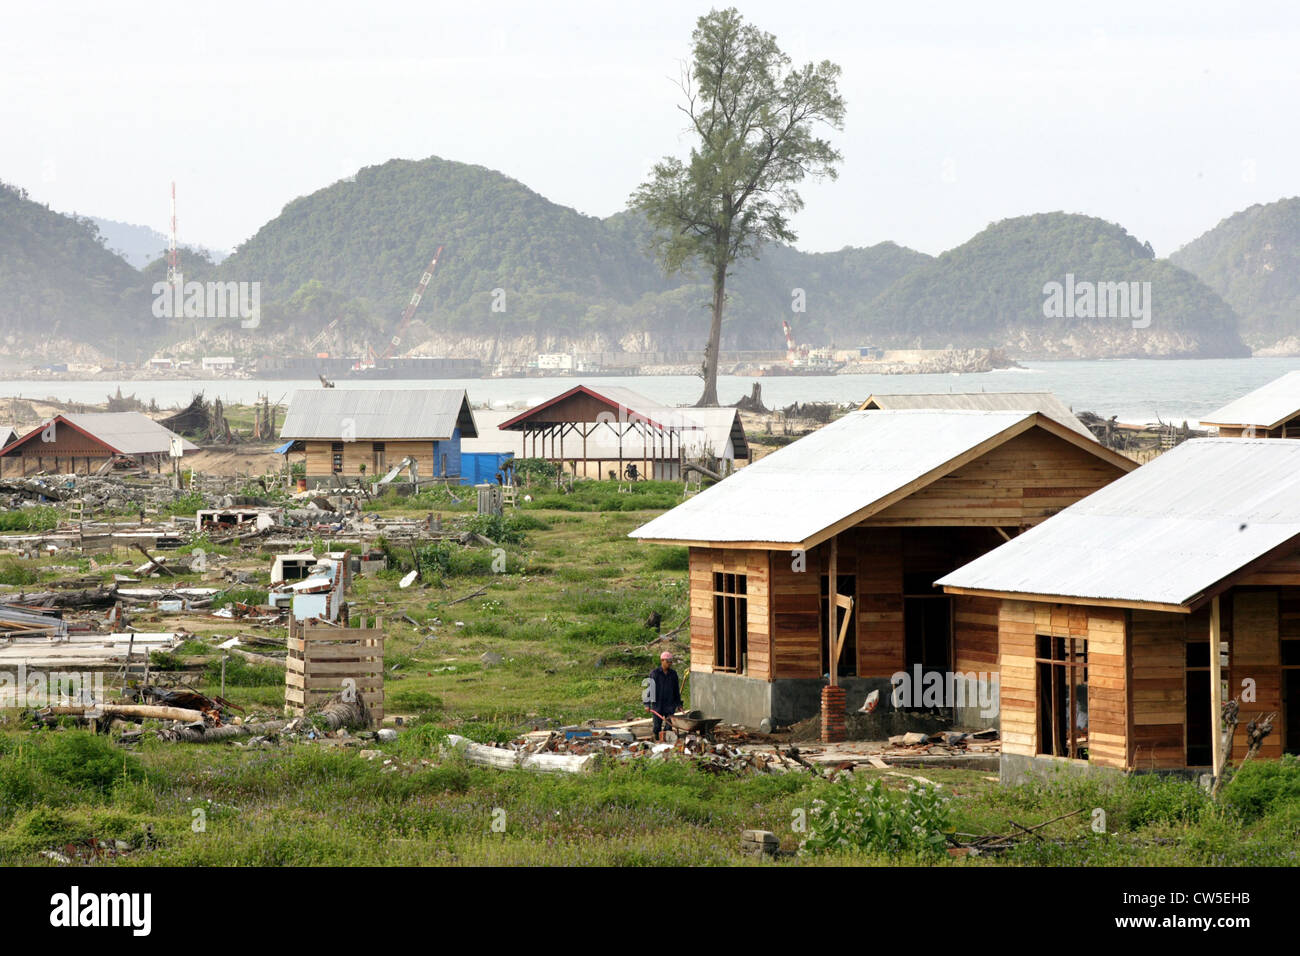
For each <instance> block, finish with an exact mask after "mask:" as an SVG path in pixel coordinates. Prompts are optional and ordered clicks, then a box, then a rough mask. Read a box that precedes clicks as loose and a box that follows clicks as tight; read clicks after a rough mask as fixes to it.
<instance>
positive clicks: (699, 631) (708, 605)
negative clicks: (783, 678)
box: [690, 548, 815, 680]
mask: <svg viewBox="0 0 1300 956" xmlns="http://www.w3.org/2000/svg"><path fill="white" fill-rule="evenodd" d="M780 554H781V552H776V553H775V557H774V560H769V555H768V552H766V551H761V550H741V549H735V548H691V553H690V588H691V670H693V671H700V672H702V673H706V674H707V673H712V672H713V575H714V573H715V572H723V573H726V574H744V575H746V580H745V589H746V600H747V603H748V607H747V608H746V615H747V620H748V629H747V637H746V641H747V646H748V650H747V664H748V667H747V670H746V672H745V676H746V677H752V678H754V679H755V680H771V679H772V636H771V635H772V603H771V597H770V596H771V594H772V580H773V577H774V575H773V574H772V571H771V568H772V566H773V565H780ZM786 566H787V567H788V564H787V565H786ZM814 600H815V597H814Z"/></svg>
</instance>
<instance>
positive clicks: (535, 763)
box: [447, 734, 597, 773]
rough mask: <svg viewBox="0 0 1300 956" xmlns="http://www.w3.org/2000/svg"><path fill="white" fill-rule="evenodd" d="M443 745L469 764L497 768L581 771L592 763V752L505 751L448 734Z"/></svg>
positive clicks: (534, 770)
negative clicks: (462, 755) (463, 757)
mask: <svg viewBox="0 0 1300 956" xmlns="http://www.w3.org/2000/svg"><path fill="white" fill-rule="evenodd" d="M447 744H448V746H450V747H451V748H452V749H453V750H456V751H459V752H460V753H463V754H464V755H465V759H466V760H468V761H469V762H470V763H473V764H478V765H479V766H481V767H495V768H496V769H498V770H529V771H532V772H534V773H582V772H584V771H586V770H590V769H591V768H592V766H593V764H594V763H595V762H596V756H597V755H596V754H546V753H542V754H531V753H528V752H527V751H526V750H505V749H503V748H501V747H488V746H485V745H483V744H476V743H474V741H472V740H469V739H468V738H465V737H462V736H460V734H448V735H447Z"/></svg>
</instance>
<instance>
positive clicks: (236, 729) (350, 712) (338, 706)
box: [157, 694, 370, 744]
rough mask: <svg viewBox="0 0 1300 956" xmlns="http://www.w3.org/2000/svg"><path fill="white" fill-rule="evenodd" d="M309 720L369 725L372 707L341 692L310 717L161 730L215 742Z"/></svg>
mask: <svg viewBox="0 0 1300 956" xmlns="http://www.w3.org/2000/svg"><path fill="white" fill-rule="evenodd" d="M309 724H323V725H324V726H325V727H326V728H327V729H329V730H339V729H341V728H344V727H347V728H349V729H354V728H358V729H359V728H363V727H368V726H370V709H369V708H368V707H366V702H365V701H364V700H362V699H361V698H359V697H358V698H357V699H356V700H352V701H345V700H343V698H342V695H341V694H340V695H338V696H337V697H335V698H334V699H333V700H330V701H328V702H326V704H325V705H324V706H323V707H321V709H320V710H318V711H315V712H314V713H312V714H311V715H310V716H308V717H307V718H305V719H304V718H302V717H293V718H290V719H286V720H267V721H263V722H261V723H256V724H223V725H222V726H220V727H207V726H204V725H202V724H198V725H197V726H195V725H193V724H192V725H191V726H188V727H177V728H175V729H174V730H161V731H159V732H158V734H157V736H158V739H159V740H171V741H178V742H181V743H191V744H213V743H219V742H220V741H223V740H232V739H234V738H236V737H252V736H262V735H264V734H274V733H279V732H280V731H282V730H296V729H298V728H300V727H305V726H307V725H309Z"/></svg>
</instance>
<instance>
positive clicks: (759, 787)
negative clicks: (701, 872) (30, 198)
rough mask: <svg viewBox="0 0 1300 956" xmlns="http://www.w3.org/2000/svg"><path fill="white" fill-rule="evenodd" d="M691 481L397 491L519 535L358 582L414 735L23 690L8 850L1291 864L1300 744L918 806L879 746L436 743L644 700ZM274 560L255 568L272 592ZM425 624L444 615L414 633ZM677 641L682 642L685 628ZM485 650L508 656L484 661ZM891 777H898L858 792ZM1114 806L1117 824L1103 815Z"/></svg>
mask: <svg viewBox="0 0 1300 956" xmlns="http://www.w3.org/2000/svg"><path fill="white" fill-rule="evenodd" d="M678 489H679V486H674V485H670V484H656V483H650V482H646V483H643V484H642V485H640V486H638V487H637V488H636V491H635V492H634V493H632V494H623V495H618V494H617V493H616V492H614V491H613V490H612V489H610V488H608V487H607V486H604V485H595V484H592V485H581V484H580V485H579V486H578V488H577V489H576V490H575V492H574V493H573V494H571V495H564V496H560V495H555V494H553V493H550V492H547V491H543V490H540V489H539V490H538V492H536V493H535V494H534V501H533V502H531V503H528V504H525V505H524V506H523V507H522V508H521V509H520V510H519V511H518V512H517V513H516V514H515V516H513V517H509V518H508V519H507V520H506V521H505V522H504V523H497V524H493V525H490V526H489V525H488V524H486V523H483V522H482V521H481V519H475V518H473V517H472V515H470V514H469V513H468V509H469V507H470V502H469V501H468V499H466V500H465V501H463V502H462V503H461V504H459V505H456V504H453V503H452V502H451V501H450V498H448V497H446V493H445V492H436V493H430V494H428V495H424V496H421V498H420V499H402V500H384V501H381V502H379V503H378V505H377V506H376V508H377V510H379V511H380V512H381V513H391V514H411V513H418V514H422V513H424V512H427V511H434V510H436V511H438V512H440V513H441V514H442V516H443V520H444V522H445V523H446V524H448V525H456V524H465V525H467V526H471V525H472V526H473V527H475V528H476V529H478V530H480V531H481V533H484V534H488V536H489V537H493V540H496V541H498V542H500V543H501V544H502V546H503V547H504V549H505V557H506V563H505V570H504V572H501V573H497V572H494V570H493V567H492V565H493V558H494V556H493V554H492V553H491V551H490V550H488V549H486V548H484V549H474V550H467V551H463V552H462V551H461V549H459V548H455V549H451V548H443V549H439V548H426V549H424V550H422V551H420V552H419V554H418V559H419V561H420V565H421V568H422V570H423V572H424V578H425V581H424V584H423V585H417V586H415V587H412V588H410V589H407V590H402V589H400V588H399V587H398V586H397V581H398V579H400V577H401V576H402V574H403V572H404V570H405V569H406V568H408V567H410V566H411V564H412V562H413V557H412V555H411V554H410V552H409V549H406V548H398V547H391V548H390V554H391V560H392V563H393V566H392V567H391V568H390V570H388V571H385V572H381V573H380V574H379V575H377V576H375V577H369V578H367V577H363V578H360V579H358V581H357V584H356V587H355V589H354V591H353V593H352V596H351V600H352V603H353V607H354V609H355V611H356V612H359V613H362V614H364V615H366V616H367V617H369V616H373V615H375V614H379V615H382V616H383V617H384V619H385V622H386V627H387V634H388V639H387V649H386V650H387V658H386V666H387V667H388V668H390V669H393V668H395V669H393V670H390V674H389V678H388V680H387V685H386V710H387V712H388V714H389V715H402V716H403V718H404V720H405V724H406V726H405V727H404V728H403V730H402V732H401V734H400V735H399V738H398V739H397V740H396V741H394V742H390V743H385V744H376V743H375V742H373V741H367V742H366V743H365V745H364V746H365V747H367V748H373V749H378V750H380V751H382V755H381V756H380V757H378V758H375V759H366V758H363V757H361V756H359V750H360V749H361V748H359V747H355V746H344V745H341V744H340V743H339V742H337V741H330V740H327V741H317V742H302V743H284V744H281V745H269V746H266V747H236V746H230V745H224V744H223V745H206V746H197V745H186V744H167V743H159V742H156V741H146V742H145V743H144V744H142V745H140V746H137V747H130V748H128V747H123V746H121V745H119V744H117V743H115V742H114V741H113V740H112V739H111V738H110V737H109V736H108V735H100V736H95V735H92V734H90V733H88V732H86V731H82V730H77V729H71V728H67V729H56V730H40V731H34V730H32V729H30V727H28V726H26V725H24V724H23V723H22V721H21V719H20V715H19V714H18V712H16V711H12V710H11V711H7V712H2V713H0V720H2V721H3V723H0V863H5V864H44V865H55V864H53V863H52V861H51V860H49V859H48V858H46V857H44V856H42V855H41V851H48V850H59V851H61V849H62V848H63V847H65V846H67V845H69V844H72V845H73V846H83V847H84V846H86V845H87V844H88V843H89V841H91V840H92V839H93V840H96V841H99V843H100V844H101V845H102V844H103V843H104V841H113V840H121V841H123V842H124V843H125V844H129V845H130V847H131V849H130V851H129V852H127V853H125V854H124V855H122V856H120V857H117V858H116V860H115V861H114V862H116V863H118V864H123V865H164V864H165V865H257V864H263V865H311V864H353V863H355V864H377V863H393V864H443V863H445V864H456V863H480V864H586V863H592V864H617V865H656V864H750V863H753V862H754V861H753V860H752V858H750V857H748V856H746V855H744V854H743V853H742V852H741V851H740V849H739V836H740V832H741V830H743V829H746V828H761V829H769V830H772V831H774V832H775V833H777V834H778V835H779V836H780V837H781V841H782V847H783V850H785V851H787V854H786V855H783V856H782V858H781V859H780V860H779V861H777V865H796V864H800V865H801V864H825V863H831V864H841V863H866V864H879V865H889V864H910V863H917V862H924V863H932V864H935V865H944V866H982V865H1006V864H1031V865H1032V864H1045V865H1053V864H1072V865H1078V864H1088V865H1132V864H1146V865H1174V864H1190V865H1219V866H1222V865H1240V864H1265V865H1267V864H1277V865H1294V864H1296V862H1297V859H1296V857H1297V846H1298V845H1300V843H1298V838H1300V763H1297V761H1295V760H1294V759H1288V760H1286V761H1283V762H1280V763H1268V764H1263V763H1260V764H1253V765H1251V766H1249V767H1248V768H1247V770H1245V771H1243V772H1242V773H1241V774H1239V775H1238V776H1237V777H1236V778H1235V779H1234V780H1233V781H1231V782H1230V784H1229V785H1228V787H1227V790H1226V794H1225V798H1224V800H1223V801H1222V802H1221V803H1220V804H1213V803H1211V802H1210V801H1209V800H1208V799H1207V798H1206V797H1205V796H1204V795H1203V794H1202V793H1201V792H1200V790H1199V789H1198V788H1197V787H1196V786H1194V785H1192V784H1189V783H1183V782H1179V781H1173V780H1165V779H1159V778H1155V777H1138V778H1133V779H1129V780H1117V781H1099V780H1093V779H1087V780H1081V779H1074V778H1069V779H1066V778H1063V779H1061V780H1059V781H1054V782H1049V783H1043V784H1037V785H1032V786H1022V787H1002V786H1000V785H999V784H998V783H997V782H996V780H995V779H991V777H990V775H989V774H987V773H983V772H977V771H954V770H926V771H924V772H923V774H924V776H925V777H926V778H928V779H929V780H932V781H934V782H936V783H938V784H940V785H941V787H940V788H939V791H938V792H939V795H940V796H941V797H942V799H941V800H937V801H934V802H933V805H930V806H928V808H927V809H926V810H925V811H924V814H923V819H922V816H917V815H916V814H920V813H921V811H915V812H914V811H913V810H909V809H908V807H909V801H915V799H916V797H915V796H914V795H913V794H910V793H909V790H908V788H909V787H915V785H916V784H915V781H914V780H913V779H911V778H909V777H908V776H895V775H891V774H889V773H887V772H885V771H877V770H872V769H868V770H864V771H859V772H858V773H855V774H854V775H853V777H854V783H852V784H850V783H844V782H841V783H831V782H828V781H826V780H824V779H821V778H819V777H816V776H813V775H810V774H786V775H758V776H747V777H735V776H731V775H714V774H712V773H709V772H706V771H704V770H701V769H698V768H697V766H696V765H694V764H691V763H688V762H685V761H681V760H666V761H648V760H639V761H635V762H633V761H625V762H615V763H608V764H606V765H603V766H601V767H599V768H598V769H597V770H596V771H595V772H593V773H591V774H588V775H583V776H565V777H552V776H541V775H534V774H528V773H524V772H521V771H511V772H502V771H495V770H489V769H484V768H480V767H474V766H470V765H468V764H466V763H465V762H464V761H463V759H462V758H460V757H459V756H458V755H455V754H445V753H444V752H443V750H442V748H441V747H440V741H441V739H442V738H443V736H444V735H445V734H446V733H447V732H452V731H454V732H456V733H459V734H462V735H464V736H467V737H470V738H472V739H476V740H480V741H485V742H486V741H492V740H504V739H507V738H509V737H510V736H512V735H513V734H514V733H515V732H516V731H517V730H519V729H520V728H521V727H525V726H526V725H527V724H528V723H529V722H530V721H533V720H536V719H539V718H550V719H553V720H556V721H560V722H562V723H572V722H579V721H582V720H586V719H588V718H619V717H627V716H640V715H641V707H640V703H639V701H640V681H641V679H642V677H643V676H644V675H645V674H646V673H647V672H648V671H649V669H650V668H651V667H652V666H653V664H654V658H655V656H656V653H652V651H651V650H650V649H648V648H647V646H646V645H647V642H648V641H649V639H650V638H651V637H653V636H654V635H653V632H652V631H650V630H648V629H647V628H645V627H644V624H643V622H644V621H645V620H646V618H647V616H648V615H649V614H650V613H651V612H652V611H657V612H658V613H659V614H660V615H661V616H662V618H663V621H664V628H665V630H667V629H671V628H672V627H675V626H677V625H678V624H679V623H681V622H682V621H683V620H684V619H685V617H686V607H687V590H686V574H685V551H684V549H672V548H665V547H660V546H651V545H638V544H637V543H635V542H633V541H631V540H629V539H628V538H627V537H626V534H627V532H628V531H630V530H631V529H633V528H635V527H636V526H637V525H639V524H640V523H642V522H644V521H645V520H646V519H647V518H648V517H650V516H651V515H653V514H655V513H657V512H658V511H659V510H661V509H662V508H664V507H667V506H668V505H670V504H671V503H672V502H673V501H675V500H676V497H677V495H679V494H680V492H679V490H678ZM489 532H490V533H489ZM507 542H509V543H507ZM222 550H224V551H226V552H228V557H227V560H228V561H229V562H230V563H231V564H232V565H234V566H236V567H241V566H242V567H247V568H252V569H260V570H261V571H263V572H264V571H265V570H266V568H268V567H269V561H268V560H267V559H266V557H265V556H263V555H260V554H257V553H256V552H250V553H248V554H247V555H246V557H244V558H241V557H239V556H238V552H237V551H236V550H235V549H233V548H226V549H222ZM122 559H123V560H126V558H125V556H123V558H122ZM241 562H242V564H241ZM69 564H74V565H76V567H77V568H78V570H79V571H80V572H86V571H88V570H90V565H89V562H88V561H87V560H86V559H74V560H69V559H62V560H61V559H59V558H58V557H57V556H56V557H52V558H44V559H41V560H40V561H38V562H24V563H22V564H21V565H18V564H15V565H13V566H9V565H5V566H3V567H0V575H6V574H8V575H11V576H17V577H21V578H22V579H23V580H22V582H21V583H24V584H25V583H29V582H28V579H29V578H34V579H35V581H42V580H48V579H51V578H53V577H57V576H58V574H59V573H60V572H57V571H54V570H51V569H50V568H51V566H53V565H59V566H67V565H69ZM100 564H101V566H100V568H99V570H98V571H97V572H92V573H101V574H103V575H105V576H106V577H111V574H112V573H113V569H112V568H111V567H109V566H107V562H100ZM498 567H499V562H498ZM187 579H189V580H194V581H196V582H197V581H198V580H199V575H189V576H187ZM264 580H265V579H264V578H258V579H257V580H256V581H255V582H254V583H253V585H251V586H250V585H241V587H244V588H248V589H250V590H253V591H256V589H257V585H258V584H259V583H261V584H262V585H263V586H264ZM16 583H17V582H16ZM480 588H485V589H486V590H485V591H484V593H482V594H481V595H478V596H475V597H473V598H471V599H469V600H464V601H459V602H458V603H454V604H453V603H452V602H453V601H456V600H457V599H458V598H462V597H464V596H466V595H468V594H471V593H473V592H475V591H477V590H478V589H480ZM404 614H405V615H409V616H410V617H411V618H412V619H413V620H414V621H416V622H417V624H418V625H419V626H418V627H417V626H412V625H411V624H410V623H408V622H407V621H405V620H403V617H402V616H403V615H404ZM186 623H187V624H188V626H189V627H190V628H191V630H194V631H195V632H196V634H197V635H198V637H197V639H195V640H192V641H189V642H187V643H186V644H185V645H184V646H183V647H182V648H180V650H179V651H178V652H177V656H178V657H179V658H180V659H181V660H185V659H193V658H195V657H198V658H200V659H208V660H210V659H212V658H213V654H212V647H211V644H212V641H211V640H210V638H212V637H214V636H218V635H224V634H229V633H237V632H239V631H240V630H241V628H240V626H239V624H238V622H228V621H225V622H223V621H220V620H218V619H212V618H206V619H205V618H201V617H191V618H187V620H186ZM430 625H431V626H432V628H433V633H434V634H435V636H434V637H433V638H431V639H429V640H427V641H425V642H424V643H423V644H422V645H421V646H420V647H419V650H418V652H417V651H416V649H415V648H416V645H417V643H418V642H419V641H420V640H421V639H422V638H424V637H425V635H426V634H427V633H428V626H430ZM151 626H152V625H151ZM168 626H170V625H168ZM657 650H658V648H655V652H657ZM678 650H679V651H680V652H683V653H684V652H685V643H684V641H683V643H682V644H680V645H678ZM488 651H490V652H494V653H496V654H499V655H501V656H502V658H503V661H502V663H500V664H498V665H496V666H484V665H483V664H482V663H480V660H479V658H480V656H481V655H483V654H484V653H485V652H488ZM282 674H283V671H282V670H281V669H279V668H277V667H271V666H265V665H256V664H244V663H243V662H238V663H236V662H232V663H230V664H228V666H227V688H226V696H227V697H228V698H229V699H231V700H232V701H234V702H235V703H238V704H240V705H241V706H244V707H247V708H250V709H253V710H258V711H261V712H263V713H266V714H268V715H270V714H276V715H278V711H279V706H280V704H281V703H282V700H283V696H282V691H283V683H282V681H283V678H282ZM218 675H219V672H218V669H217V668H215V667H213V666H209V667H208V669H207V671H206V672H205V680H204V689H206V690H208V691H215V690H216V689H217V687H216V681H217V680H219V676H218ZM904 773H913V772H911V771H905V772H904ZM873 781H880V784H881V787H882V792H881V793H878V794H875V795H872V794H870V793H868V792H867V791H866V790H864V789H863V786H862V785H863V784H869V783H870V782H873ZM862 806H866V807H870V808H871V809H872V813H871V814H869V815H868V816H869V817H870V819H869V820H866V821H860V825H859V826H857V829H856V830H854V831H853V834H856V835H852V834H851V838H850V839H848V841H847V842H848V845H847V848H845V849H839V850H831V851H828V852H821V853H804V854H798V853H796V852H795V851H797V849H798V847H799V844H800V841H801V840H803V839H804V838H805V837H808V836H810V835H811V834H812V833H814V832H815V833H817V834H824V833H826V832H827V831H828V828H829V824H827V823H826V822H825V821H826V819H827V812H828V811H827V808H828V807H830V808H835V807H840V808H845V807H862ZM819 808H820V809H819ZM1097 810H1101V811H1102V813H1104V825H1103V826H1100V827H1099V829H1100V830H1102V831H1103V832H1097V830H1095V829H1094V826H1096V824H1097V822H1098V821H1099V820H1100V817H1099V815H1098V814H1097V812H1096V811H1097ZM1072 811H1082V812H1081V813H1078V814H1077V815H1076V816H1074V817H1071V818H1069V819H1067V820H1063V821H1061V822H1060V823H1056V824H1052V825H1051V826H1049V827H1048V828H1046V829H1045V830H1043V831H1042V833H1043V835H1044V837H1045V839H1044V840H1041V841H1039V840H1036V839H1026V840H1025V841H1023V842H1022V843H1021V844H1020V846H1019V847H1017V848H1016V849H1014V850H1011V851H1009V852H1007V853H1006V854H1003V855H1000V856H997V857H992V856H980V857H969V856H968V857H964V858H954V857H951V856H949V855H948V854H946V853H943V852H939V853H935V852H933V851H932V848H931V847H928V846H927V845H925V843H924V841H919V842H918V841H916V840H914V839H913V838H912V837H911V836H909V833H910V832H911V831H912V830H914V829H919V830H926V831H929V832H931V833H940V834H941V833H942V831H944V830H951V831H955V832H960V833H967V834H983V833H994V832H996V833H1008V832H1010V831H1011V830H1013V829H1014V827H1013V826H1012V823H1011V821H1015V822H1016V823H1020V824H1023V825H1026V826H1032V825H1034V824H1037V823H1041V822H1043V821H1046V820H1050V819H1052V818H1053V817H1057V816H1060V815H1063V814H1068V813H1071V812H1072ZM837 819H839V820H840V822H841V823H843V817H842V816H841V817H840V818H837ZM918 820H921V822H922V824H923V825H920V826H916V824H917V821H918ZM814 842H815V841H814ZM765 865H769V864H765Z"/></svg>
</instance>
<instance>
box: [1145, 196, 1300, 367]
mask: <svg viewBox="0 0 1300 956" xmlns="http://www.w3.org/2000/svg"><path fill="white" fill-rule="evenodd" d="M1169 260H1170V261H1171V262H1173V263H1174V264H1175V265H1177V266H1180V267H1181V268H1183V269H1186V270H1187V271H1188V272H1191V273H1193V274H1194V275H1195V276H1197V278H1199V279H1200V280H1201V281H1202V282H1204V283H1205V284H1206V285H1208V286H1209V287H1210V288H1211V289H1213V290H1214V291H1215V292H1217V293H1218V294H1219V295H1221V296H1223V298H1224V301H1226V302H1227V303H1228V304H1229V305H1230V306H1232V307H1233V308H1234V309H1235V310H1236V311H1237V314H1238V315H1239V316H1241V335H1242V338H1244V339H1245V340H1246V341H1247V342H1248V343H1249V344H1250V345H1252V346H1269V345H1275V344H1277V343H1278V342H1281V341H1285V340H1287V339H1292V340H1294V339H1295V338H1296V337H1297V336H1298V335H1300V326H1297V324H1296V316H1297V315H1300V197H1294V196H1293V197H1291V198H1290V199H1280V200H1278V201H1277V202H1273V203H1268V204H1266V205H1259V204H1257V205H1254V206H1251V207H1250V208H1248V209H1243V210H1242V211H1241V212H1238V213H1235V214H1233V215H1231V216H1229V217H1228V218H1227V219H1225V220H1223V221H1222V222H1221V223H1219V224H1218V225H1217V226H1215V227H1214V228H1213V229H1211V230H1210V231H1209V232H1207V233H1205V234H1204V235H1202V236H1200V237H1199V238H1197V239H1195V240H1193V241H1192V242H1189V243H1188V244H1187V245H1185V246H1183V247H1182V248H1181V249H1179V250H1178V251H1177V252H1175V253H1174V254H1173V255H1171V256H1170V257H1169Z"/></svg>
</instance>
